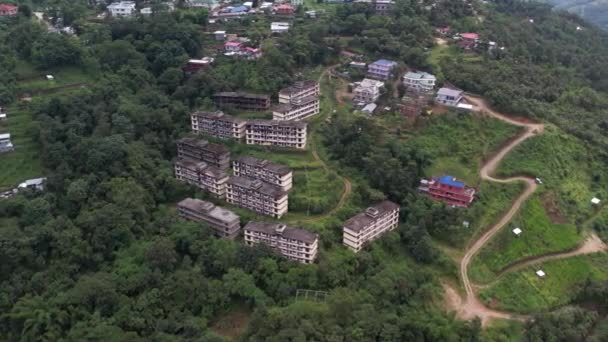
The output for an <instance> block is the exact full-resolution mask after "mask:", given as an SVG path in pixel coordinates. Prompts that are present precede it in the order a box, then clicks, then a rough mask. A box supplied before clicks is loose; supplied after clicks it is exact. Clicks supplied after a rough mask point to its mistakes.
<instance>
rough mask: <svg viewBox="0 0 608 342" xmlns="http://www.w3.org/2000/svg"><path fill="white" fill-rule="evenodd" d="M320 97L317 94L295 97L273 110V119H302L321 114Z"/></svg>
mask: <svg viewBox="0 0 608 342" xmlns="http://www.w3.org/2000/svg"><path fill="white" fill-rule="evenodd" d="M320 108H321V107H320V105H319V98H318V97H316V96H308V97H300V98H294V99H292V100H291V102H290V103H283V104H280V105H278V106H276V107H275V108H274V109H273V110H272V119H273V120H277V121H286V120H296V121H297V120H302V119H305V118H307V117H310V116H313V115H316V114H319V111H320Z"/></svg>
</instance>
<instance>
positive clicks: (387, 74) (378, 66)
mask: <svg viewBox="0 0 608 342" xmlns="http://www.w3.org/2000/svg"><path fill="white" fill-rule="evenodd" d="M396 66H397V62H393V61H389V60H387V59H379V60H377V61H375V62H374V63H371V64H370V65H368V66H367V76H368V77H371V78H375V79H378V80H388V79H390V78H391V77H392V72H393V69H394V68H395V67H396Z"/></svg>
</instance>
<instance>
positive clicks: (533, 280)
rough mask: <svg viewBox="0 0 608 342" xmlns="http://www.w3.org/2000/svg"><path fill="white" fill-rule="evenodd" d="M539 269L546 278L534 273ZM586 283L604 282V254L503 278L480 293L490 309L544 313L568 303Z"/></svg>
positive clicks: (607, 268) (607, 265) (607, 270)
mask: <svg viewBox="0 0 608 342" xmlns="http://www.w3.org/2000/svg"><path fill="white" fill-rule="evenodd" d="M538 269H542V270H543V271H544V272H545V273H546V276H545V277H544V278H540V277H538V276H537V275H536V274H535V272H536V270H538ZM588 279H590V280H597V281H605V280H608V254H606V253H601V254H593V255H586V256H578V257H574V258H570V259H561V260H554V261H549V262H547V263H544V264H539V265H533V266H530V267H526V268H524V269H522V270H520V271H517V272H513V273H508V274H505V275H504V276H503V277H501V278H500V279H499V280H498V281H497V282H496V283H494V284H492V286H490V287H488V288H486V289H483V290H481V291H480V298H481V299H482V301H483V302H484V303H486V304H487V305H489V306H490V307H492V308H496V309H501V310H509V311H515V312H522V313H529V312H539V311H546V310H549V309H552V308H555V307H557V306H560V305H565V304H568V303H570V302H571V301H572V300H573V299H574V296H575V295H576V293H577V290H578V289H579V288H580V287H581V286H583V285H584V284H585V282H586V281H587V280H588Z"/></svg>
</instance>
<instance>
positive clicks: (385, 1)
mask: <svg viewBox="0 0 608 342" xmlns="http://www.w3.org/2000/svg"><path fill="white" fill-rule="evenodd" d="M394 5H395V2H394V1H393V0H372V10H373V11H374V13H375V14H377V15H388V14H389V13H390V11H391V10H392V9H393V6H394Z"/></svg>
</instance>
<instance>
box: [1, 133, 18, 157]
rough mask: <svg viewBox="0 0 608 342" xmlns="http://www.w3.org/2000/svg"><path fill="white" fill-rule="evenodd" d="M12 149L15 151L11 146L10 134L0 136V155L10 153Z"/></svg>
mask: <svg viewBox="0 0 608 342" xmlns="http://www.w3.org/2000/svg"><path fill="white" fill-rule="evenodd" d="M14 149H15V147H14V146H13V143H12V142H11V134H10V133H4V134H0V153H3V152H10V151H12V150H14Z"/></svg>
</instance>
